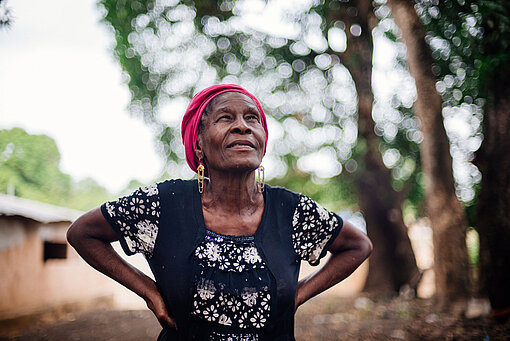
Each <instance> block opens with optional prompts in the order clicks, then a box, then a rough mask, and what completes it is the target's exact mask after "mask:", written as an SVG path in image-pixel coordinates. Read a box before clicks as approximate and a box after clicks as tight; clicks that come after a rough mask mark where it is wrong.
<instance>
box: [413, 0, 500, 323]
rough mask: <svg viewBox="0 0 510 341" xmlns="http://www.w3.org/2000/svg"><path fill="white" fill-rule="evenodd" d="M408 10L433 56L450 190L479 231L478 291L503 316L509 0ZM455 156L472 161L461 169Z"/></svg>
mask: <svg viewBox="0 0 510 341" xmlns="http://www.w3.org/2000/svg"><path fill="white" fill-rule="evenodd" d="M414 7H415V8H416V10H417V12H418V14H419V16H420V19H421V21H422V23H423V24H424V25H425V27H426V29H427V35H426V36H425V39H426V41H427V43H428V45H429V46H430V49H431V51H432V56H433V58H434V62H433V65H432V72H433V73H434V75H435V76H437V79H438V80H439V81H438V82H437V83H436V89H437V90H438V92H439V93H440V94H441V97H442V99H443V108H442V114H443V118H444V125H445V127H446V128H447V130H449V134H448V135H449V137H450V148H451V153H452V155H453V156H454V164H453V170H454V172H455V173H457V176H456V180H457V195H458V196H459V198H460V199H461V200H462V201H463V202H464V203H465V205H466V209H467V217H468V220H469V224H470V226H473V227H475V228H476V230H477V231H478V233H479V235H480V273H479V277H477V278H476V279H478V281H477V283H476V284H477V287H478V288H477V289H478V293H479V294H482V295H488V297H489V298H490V301H491V305H492V307H493V309H494V314H495V315H498V314H503V315H505V314H506V316H508V308H509V307H510V295H509V293H508V290H507V288H508V287H510V274H509V273H508V269H509V268H510V258H509V257H508V251H507V247H506V246H505V245H508V243H510V219H509V216H508V213H507V212H508V208H509V207H508V205H509V199H510V197H509V196H510V193H509V191H508V188H510V175H509V174H510V172H509V171H510V156H509V155H508V153H506V152H505V151H508V150H510V148H509V147H510V142H509V141H510V140H509V137H510V136H509V135H510V126H509V120H510V119H509V117H510V112H509V111H510V107H509V106H508V103H507V101H508V95H509V87H508V86H507V82H506V81H505V80H506V79H507V77H508V75H509V63H508V62H509V58H510V51H509V44H510V19H509V18H510V3H508V1H502V0H499V1H483V0H482V1H464V0H457V1H453V0H446V1H417V2H416V5H415V6H414ZM456 159H457V160H456ZM459 160H464V161H473V163H470V162H468V163H466V165H467V166H468V167H467V168H465V167H464V168H463V169H462V168H461V167H459ZM456 161H457V162H456ZM456 163H457V164H456ZM475 165H476V166H477V167H478V168H476V167H475ZM469 184H472V185H469ZM473 185H474V186H473ZM476 194H477V197H476V196H475V195H476ZM449 284H450V283H449ZM505 311H506V313H504V312H505Z"/></svg>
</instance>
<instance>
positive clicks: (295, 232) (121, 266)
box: [68, 84, 372, 341]
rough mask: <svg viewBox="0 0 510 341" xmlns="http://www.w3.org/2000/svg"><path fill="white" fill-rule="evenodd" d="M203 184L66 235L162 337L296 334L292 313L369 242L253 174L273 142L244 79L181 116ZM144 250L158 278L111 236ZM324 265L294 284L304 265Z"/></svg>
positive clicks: (139, 202) (142, 195)
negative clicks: (127, 293) (138, 300)
mask: <svg viewBox="0 0 510 341" xmlns="http://www.w3.org/2000/svg"><path fill="white" fill-rule="evenodd" d="M182 136H183V142H184V145H185V149H186V159H187V162H188V164H189V166H190V167H191V169H193V170H194V171H195V172H197V173H198V184H197V181H196V180H195V181H192V180H189V181H183V180H168V181H164V182H161V183H158V184H154V185H152V186H148V187H145V188H140V189H139V190H137V191H135V192H134V193H133V194H131V195H130V196H127V197H123V198H120V199H118V200H116V201H112V202H107V203H105V204H103V205H102V206H101V207H100V208H97V209H94V210H92V211H90V212H87V213H86V214H84V215H83V216H82V217H80V218H79V219H78V220H77V221H76V222H75V223H74V224H73V225H72V226H71V227H70V229H69V232H68V239H69V242H70V243H71V245H72V246H73V247H74V248H75V249H76V250H77V251H78V253H79V254H80V255H81V256H82V257H83V258H84V259H85V260H86V261H87V262H88V263H89V264H90V265H91V266H93V267H94V268H96V269H97V270H99V271H101V272H102V273H104V274H105V275H107V276H109V277H111V278H112V279H114V280H115V281H117V282H119V283H121V284H123V285H124V286H126V287H127V288H128V289H130V290H132V291H133V292H135V293H136V294H138V295H139V296H140V297H142V298H143V299H144V300H145V301H146V303H147V306H148V308H149V309H150V310H151V311H152V312H153V313H154V315H156V317H157V318H158V320H159V322H160V323H161V325H162V326H163V330H162V332H161V334H160V336H159V338H158V340H250V341H251V340H294V313H295V311H296V309H297V308H298V307H299V306H300V305H301V304H303V303H304V302H306V301H307V300H308V299H310V298H311V297H313V296H315V295H317V294H319V293H321V292H323V291H324V290H326V289H327V288H329V287H331V286H332V285H334V284H336V283H338V282H339V281H341V280H342V279H344V278H346V277H347V276H348V275H349V274H350V273H352V272H353V271H354V270H355V269H356V268H357V267H358V266H359V265H360V264H361V263H362V262H363V260H365V259H366V258H367V257H368V255H369V254H370V252H371V248H372V246H371V243H370V241H369V239H368V238H367V237H366V236H365V235H364V234H363V233H361V232H359V231H358V230H357V229H356V228H354V227H353V226H352V225H350V224H349V223H348V222H344V221H342V219H341V218H340V217H339V216H337V215H336V214H334V213H331V212H329V211H327V210H325V209H324V208H322V207H321V206H320V205H319V204H317V203H316V202H315V201H313V200H311V199H310V198H308V197H306V196H304V195H301V194H297V193H293V192H290V191H288V190H285V189H283V188H278V187H271V186H267V185H264V182H263V174H262V175H260V176H259V178H260V179H259V181H258V182H257V181H256V179H255V173H256V171H257V170H259V172H262V173H263V169H262V168H261V166H260V163H261V161H262V157H263V156H264V153H265V150H266V145H267V125H266V117H265V115H264V111H263V110H262V107H261V105H260V103H259V101H258V100H257V99H256V98H255V97H254V96H253V95H251V94H250V93H249V92H248V91H246V90H245V89H243V88H242V87H240V86H237V85H232V84H227V85H216V86H212V87H209V88H207V89H205V90H203V91H202V92H200V93H198V94H197V95H195V96H194V97H193V100H192V101H191V103H190V105H189V107H188V109H187V111H186V113H185V115H184V118H183V122H182ZM116 240H119V241H120V243H121V245H122V247H123V250H124V251H125V252H126V253H127V254H128V255H131V254H134V253H136V252H141V253H143V254H144V255H145V257H146V258H147V261H148V263H149V265H150V267H151V270H152V273H153V274H154V278H155V281H153V280H152V279H151V278H149V277H147V276H146V275H144V274H143V273H142V272H140V271H139V270H137V269H136V268H134V267H133V266H131V265H130V264H128V263H126V262H125V261H124V260H123V259H122V258H120V257H119V256H118V255H117V254H116V253H115V251H114V250H113V249H112V247H111V245H110V243H111V242H113V241H116ZM327 251H329V252H331V257H330V258H329V259H328V261H327V262H326V264H324V266H323V267H322V268H320V270H319V271H317V272H315V273H313V274H312V275H310V276H308V277H306V278H304V279H302V280H300V281H298V274H299V267H300V261H301V260H306V261H308V262H309V263H310V264H312V265H317V264H318V263H319V260H320V259H321V258H322V257H324V256H325V255H326V253H327Z"/></svg>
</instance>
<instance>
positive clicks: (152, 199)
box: [104, 184, 161, 258]
mask: <svg viewBox="0 0 510 341" xmlns="http://www.w3.org/2000/svg"><path fill="white" fill-rule="evenodd" d="M104 208H105V211H106V214H107V215H108V217H110V218H112V220H110V222H111V223H112V225H114V226H113V227H114V228H116V229H117V230H118V231H119V232H120V233H121V234H122V237H123V238H124V240H125V242H126V245H127V246H128V249H129V251H131V252H132V253H136V252H142V253H144V254H145V255H146V256H147V257H149V258H150V257H151V256H152V252H153V250H154V245H155V242H156V238H157V235H158V228H159V216H160V211H161V207H160V200H159V192H158V186H157V184H154V185H151V186H148V187H144V188H139V189H138V190H136V191H135V192H133V194H131V195H129V196H126V197H122V198H120V199H118V200H116V201H111V202H107V203H105V204H104Z"/></svg>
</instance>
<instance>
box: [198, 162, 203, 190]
mask: <svg viewBox="0 0 510 341" xmlns="http://www.w3.org/2000/svg"><path fill="white" fill-rule="evenodd" d="M197 174H198V193H204V178H205V175H204V174H205V167H204V165H202V164H199V165H198V167H197Z"/></svg>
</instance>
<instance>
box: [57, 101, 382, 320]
mask: <svg viewBox="0 0 510 341" xmlns="http://www.w3.org/2000/svg"><path fill="white" fill-rule="evenodd" d="M203 123H204V124H203V127H204V128H203V129H202V130H201V131H200V133H199V137H198V142H197V147H196V150H195V153H196V155H197V157H198V158H199V159H200V160H201V161H202V163H203V164H204V165H205V167H206V169H207V173H208V177H209V181H208V182H206V183H205V188H204V193H203V194H202V209H203V213H204V220H205V225H206V226H207V227H208V228H209V229H211V230H213V231H216V232H218V233H221V234H226V235H249V234H254V233H255V232H256V231H257V228H258V226H259V224H260V221H261V219H262V214H263V213H264V197H263V195H262V193H260V192H259V191H258V189H257V183H256V181H255V174H254V173H255V170H256V169H257V168H258V167H259V165H260V162H261V161H262V157H263V156H264V145H265V139H266V135H265V131H264V129H263V126H262V123H261V119H260V113H259V111H258V109H257V106H256V105H255V103H254V102H253V101H252V100H251V98H249V97H248V96H246V95H244V94H241V93H237V92H227V93H224V94H221V95H219V96H218V97H216V98H215V100H214V102H213V103H212V105H211V108H210V112H209V113H208V115H207V116H206V117H204V118H203ZM67 238H68V240H69V243H70V244H71V245H72V246H73V247H74V248H75V249H76V251H77V252H78V253H79V254H80V256H81V257H82V258H83V259H84V260H85V261H86V262H87V263H89V264H90V265H91V266H92V267H94V268H95V269H97V270H98V271H100V272H102V273H104V274H105V275H107V276H109V277H111V278H112V279H114V280H115V281H117V282H119V283H120V284H122V285H124V286H125V287H127V288H128V289H130V290H132V291H133V292H135V293H136V294H137V295H139V296H140V297H142V298H143V299H144V300H145V302H146V303H147V307H148V308H149V309H150V310H151V311H152V312H153V313H154V315H155V316H156V317H157V319H158V321H159V322H160V324H161V325H162V326H169V327H171V328H177V326H176V324H175V321H174V319H173V318H172V316H171V315H170V314H169V312H168V311H167V309H166V307H165V304H164V302H163V298H162V296H161V294H160V293H159V291H158V289H157V286H156V283H155V282H154V281H153V280H152V279H151V278H149V277H147V276H146V275H145V274H143V273H142V272H141V271H139V270H138V269H136V268H134V267H133V266H131V265H130V264H128V263H127V262H125V261H124V260H123V259H122V258H121V257H120V256H119V255H118V254H117V253H116V252H115V251H114V250H113V248H112V246H111V245H110V243H112V242H113V241H116V240H118V236H117V234H116V233H115V231H114V230H113V229H112V228H111V226H110V225H109V224H108V222H107V221H106V219H105V218H104V217H103V215H102V214H101V211H100V209H99V208H96V209H93V210H91V211H89V212H87V213H85V214H84V215H83V216H81V217H80V218H78V219H77V220H76V221H75V222H74V223H73V224H72V225H71V227H70V228H69V230H68V232H67ZM328 251H330V252H331V257H330V258H329V259H328V261H327V262H326V263H325V264H324V266H323V267H321V268H320V269H319V270H318V271H316V272H315V273H313V274H311V275H309V276H308V277H306V278H304V279H302V280H301V281H299V283H298V285H297V291H296V299H295V306H294V307H295V309H297V308H298V307H299V306H300V305H301V304H303V303H304V302H306V301H307V300H309V299H310V298H312V297H313V296H315V295H317V294H319V293H321V292H323V291H324V290H326V289H327V288H329V287H331V286H333V285H335V284H336V283H338V282H340V281H341V280H343V279H344V278H346V277H347V276H349V275H350V274H351V273H352V272H353V271H354V270H355V269H356V268H357V267H358V266H359V265H360V264H361V263H362V262H363V261H364V260H365V259H366V258H367V257H368V256H369V255H370V253H371V251H372V244H371V242H370V240H369V239H368V238H367V236H366V235H365V234H363V233H362V232H360V231H359V230H358V229H356V228H355V227H354V226H352V225H351V224H350V223H348V222H344V226H343V228H342V230H341V232H340V233H339V234H338V236H337V238H336V239H335V240H334V241H333V243H332V244H331V245H330V247H329V248H328Z"/></svg>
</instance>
